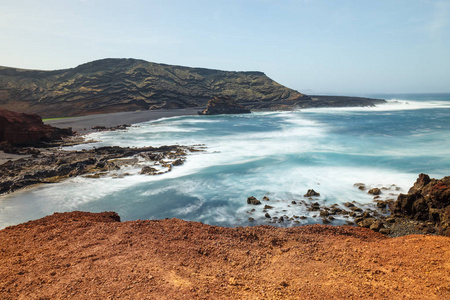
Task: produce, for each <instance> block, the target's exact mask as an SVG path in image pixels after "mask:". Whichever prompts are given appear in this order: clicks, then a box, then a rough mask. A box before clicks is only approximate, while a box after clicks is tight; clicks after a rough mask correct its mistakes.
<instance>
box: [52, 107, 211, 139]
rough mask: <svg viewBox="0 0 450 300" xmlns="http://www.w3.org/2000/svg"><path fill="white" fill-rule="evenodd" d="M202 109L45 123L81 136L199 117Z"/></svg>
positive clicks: (119, 113) (151, 111)
mask: <svg viewBox="0 0 450 300" xmlns="http://www.w3.org/2000/svg"><path fill="white" fill-rule="evenodd" d="M202 109H203V108H201V107H191V108H180V109H158V110H145V111H126V112H117V113H106V114H92V115H86V116H79V117H70V118H62V119H57V120H48V121H44V123H45V124H48V125H51V126H54V127H59V128H68V127H72V130H73V131H76V132H77V133H79V134H86V133H90V132H93V131H95V130H93V129H92V127H95V126H103V127H115V126H118V125H122V124H136V123H142V122H148V121H154V120H158V119H161V118H169V117H179V116H189V115H197V112H198V111H199V110H202Z"/></svg>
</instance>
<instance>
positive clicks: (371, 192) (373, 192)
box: [367, 188, 381, 196]
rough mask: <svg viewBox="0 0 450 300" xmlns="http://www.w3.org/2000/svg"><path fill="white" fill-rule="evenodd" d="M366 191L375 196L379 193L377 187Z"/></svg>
mask: <svg viewBox="0 0 450 300" xmlns="http://www.w3.org/2000/svg"><path fill="white" fill-rule="evenodd" d="M367 193H368V194H372V195H375V196H377V195H379V194H381V190H380V189H379V188H373V189H370V190H369V191H368V192H367Z"/></svg>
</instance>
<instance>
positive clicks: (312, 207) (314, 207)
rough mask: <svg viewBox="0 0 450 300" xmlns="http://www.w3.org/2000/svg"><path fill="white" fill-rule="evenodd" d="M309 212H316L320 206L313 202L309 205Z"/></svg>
mask: <svg viewBox="0 0 450 300" xmlns="http://www.w3.org/2000/svg"><path fill="white" fill-rule="evenodd" d="M308 210H309V211H318V210H320V204H319V203H317V202H314V203H313V204H311V207H309V208H308Z"/></svg>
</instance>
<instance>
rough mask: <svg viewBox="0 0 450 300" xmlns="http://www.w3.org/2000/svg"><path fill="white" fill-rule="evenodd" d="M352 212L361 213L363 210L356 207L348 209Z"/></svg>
mask: <svg viewBox="0 0 450 300" xmlns="http://www.w3.org/2000/svg"><path fill="white" fill-rule="evenodd" d="M350 209H351V210H352V211H353V212H362V211H363V210H362V208H359V207H356V206H353V207H351V208H350Z"/></svg>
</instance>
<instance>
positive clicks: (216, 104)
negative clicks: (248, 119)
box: [198, 96, 250, 115]
mask: <svg viewBox="0 0 450 300" xmlns="http://www.w3.org/2000/svg"><path fill="white" fill-rule="evenodd" d="M248 113H250V110H248V109H246V108H245V107H243V106H242V105H240V104H239V103H237V102H236V101H235V100H233V99H232V98H230V97H223V96H222V97H214V98H212V99H211V100H209V101H208V106H207V108H206V109H205V110H204V111H199V112H198V114H199V115H221V114H248Z"/></svg>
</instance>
